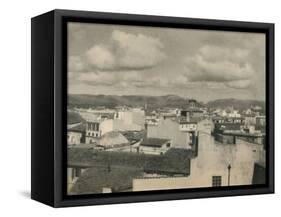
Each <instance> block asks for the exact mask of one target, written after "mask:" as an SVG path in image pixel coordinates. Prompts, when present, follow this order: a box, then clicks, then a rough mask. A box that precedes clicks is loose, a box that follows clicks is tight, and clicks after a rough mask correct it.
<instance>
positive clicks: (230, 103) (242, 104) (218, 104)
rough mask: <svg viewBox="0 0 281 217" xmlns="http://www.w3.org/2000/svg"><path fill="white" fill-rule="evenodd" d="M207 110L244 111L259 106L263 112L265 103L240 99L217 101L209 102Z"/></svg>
mask: <svg viewBox="0 0 281 217" xmlns="http://www.w3.org/2000/svg"><path fill="white" fill-rule="evenodd" d="M206 105H207V107H209V108H228V107H233V108H234V109H238V110H245V109H247V108H251V106H260V107H261V108H262V109H263V110H265V102H264V101H258V100H240V99H217V100H213V101H209V102H208V103H207V104H206Z"/></svg>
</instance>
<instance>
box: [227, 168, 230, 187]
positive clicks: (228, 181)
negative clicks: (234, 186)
mask: <svg viewBox="0 0 281 217" xmlns="http://www.w3.org/2000/svg"><path fill="white" fill-rule="evenodd" d="M227 170H228V179H227V184H228V186H229V185H230V170H231V165H230V164H228V167H227Z"/></svg>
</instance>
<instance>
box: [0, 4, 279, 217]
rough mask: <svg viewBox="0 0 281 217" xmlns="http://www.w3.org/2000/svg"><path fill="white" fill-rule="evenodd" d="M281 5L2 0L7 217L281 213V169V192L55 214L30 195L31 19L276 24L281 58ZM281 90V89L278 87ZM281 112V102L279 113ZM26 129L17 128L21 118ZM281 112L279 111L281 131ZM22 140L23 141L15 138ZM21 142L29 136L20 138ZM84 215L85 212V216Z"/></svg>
mask: <svg viewBox="0 0 281 217" xmlns="http://www.w3.org/2000/svg"><path fill="white" fill-rule="evenodd" d="M279 2H280V1H277V0H266V1H265V0H263V1H259V0H257V1H245V0H230V1H225V0H212V1H204V0H189V1H187V0H182V1H180V0H173V1H171V0H167V1H157V0H154V1H152V0H138V1H137V0H136V1H130V0H119V1H115V0H103V1H94V0H83V1H77V0H76V1H74V0H60V1H57V0H45V1H38V0H37V1H36V0H25V1H19V0H18V1H15V0H10V1H2V2H1V14H0V18H1V19H0V22H1V34H0V39H1V40H0V44H1V53H0V55H1V74H0V75H1V79H0V89H1V91H0V94H1V106H0V111H1V113H0V114H1V125H0V127H1V135H2V140H1V157H0V165H1V166H0V167H1V179H0V186H1V197H0V204H1V209H0V213H1V214H0V215H1V216H18V215H22V214H23V213H26V214H28V216H31V217H33V216H34V217H35V216H40V217H45V216H46V217H47V216H68V217H71V216H75V217H77V216H83V217H86V216H93V215H94V216H112V215H114V216H118V215H122V216H123V217H125V216H134V217H138V216H141V217H143V216H176V215H182V214H184V213H185V214H186V215H196V216H227V217H234V216H235V217H236V216H241V215H242V216H255V217H258V216H262V217H264V216H278V213H280V208H279V206H280V205H279V204H280V199H281V197H280V184H278V183H281V180H280V174H281V173H280V172H277V174H276V183H277V187H276V192H277V194H275V195H259V196H244V197H231V198H229V197H228V198H216V199H201V200H180V201H168V202H157V203H138V204H129V205H128V204H123V205H113V206H96V207H80V208H68V209H51V208H49V207H47V206H45V205H42V204H40V203H37V202H34V201H31V200H30V199H29V198H28V197H29V192H30V17H32V16H35V15H38V14H40V13H43V12H46V11H49V10H52V9H53V8H65V9H81V10H95V11H112V12H124V13H138V14H155V15H170V16H182V17H201V18H213V19H227V20H245V21H261V22H275V23H276V60H279V59H280V52H281V48H280V38H281V28H280V24H281V16H280V8H281V5H280V4H281V3H279ZM280 70H281V68H280V61H276V84H279V82H281V74H280ZM276 92H281V86H280V85H278V86H277V87H276ZM280 110H281V100H280V98H279V99H277V101H276V111H280ZM14 120H16V122H17V123H20V126H21V128H20V130H17V131H16V135H15V131H14V130H12V129H14V125H15V121H14ZM280 127H281V113H280V112H278V113H277V114H276V128H277V131H276V132H279V131H280ZM15 138H17V139H16V140H15ZM18 138H21V140H19V139H18ZM280 143H281V134H280V133H277V134H276V153H278V154H277V155H276V156H277V157H278V158H276V171H280V163H281V159H280V157H279V156H280V154H279V153H281V149H280ZM81 214H82V215H81Z"/></svg>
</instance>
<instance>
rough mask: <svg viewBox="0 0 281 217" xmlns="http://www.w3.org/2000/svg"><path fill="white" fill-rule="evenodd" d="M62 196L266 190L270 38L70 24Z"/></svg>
mask: <svg viewBox="0 0 281 217" xmlns="http://www.w3.org/2000/svg"><path fill="white" fill-rule="evenodd" d="M65 112H67V141H66V143H67V144H66V145H67V168H65V169H67V195H88V194H103V193H109V194H110V193H118V192H140V191H155V190H170V189H197V188H221V187H225V186H251V185H261V184H266V172H267V169H268V168H267V167H266V147H267V144H266V141H267V140H266V118H267V117H266V34H265V33H254V32H238V31H222V30H206V29H188V28H168V27H151V26H133V25H117V24H100V23H81V22H68V23H67V111H65Z"/></svg>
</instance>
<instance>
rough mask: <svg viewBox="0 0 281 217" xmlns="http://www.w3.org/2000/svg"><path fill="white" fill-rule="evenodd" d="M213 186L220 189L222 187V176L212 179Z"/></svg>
mask: <svg viewBox="0 0 281 217" xmlns="http://www.w3.org/2000/svg"><path fill="white" fill-rule="evenodd" d="M212 186H213V187H220V186H221V176H213V177H212Z"/></svg>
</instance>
